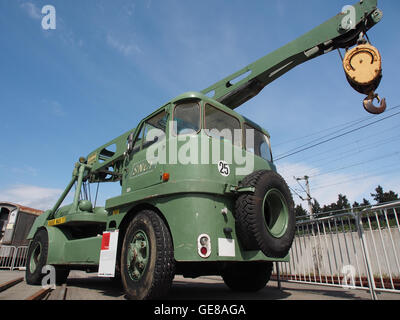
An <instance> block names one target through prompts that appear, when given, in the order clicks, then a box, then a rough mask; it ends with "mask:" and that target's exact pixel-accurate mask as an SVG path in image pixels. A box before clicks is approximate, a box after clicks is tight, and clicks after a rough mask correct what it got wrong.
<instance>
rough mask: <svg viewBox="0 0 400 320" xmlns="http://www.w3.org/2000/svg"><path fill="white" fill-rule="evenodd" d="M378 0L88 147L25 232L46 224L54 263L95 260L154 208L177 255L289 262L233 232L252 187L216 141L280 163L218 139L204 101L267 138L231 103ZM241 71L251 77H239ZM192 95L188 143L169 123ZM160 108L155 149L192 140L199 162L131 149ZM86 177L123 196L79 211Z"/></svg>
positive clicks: (331, 38)
mask: <svg viewBox="0 0 400 320" xmlns="http://www.w3.org/2000/svg"><path fill="white" fill-rule="evenodd" d="M376 5H377V1H376V0H364V1H363V2H362V3H357V4H356V5H355V6H354V7H355V8H356V17H357V26H356V28H355V29H353V30H347V31H346V30H343V29H341V27H340V25H341V21H342V19H343V14H340V15H338V16H336V17H334V18H332V19H331V20H329V21H328V22H326V23H324V24H322V25H321V26H319V27H317V28H316V29H314V30H312V31H311V32H309V33H307V34H306V35H304V36H302V37H300V38H299V39H297V40H295V41H294V42H292V43H289V44H288V45H286V46H284V47H282V48H280V49H278V50H277V51H275V52H273V53H271V54H269V55H267V56H265V57H264V58H262V59H260V60H258V61H256V62H254V63H253V64H251V65H249V66H247V67H246V68H244V69H242V70H240V71H238V72H237V73H235V74H233V75H232V76H230V77H227V78H226V79H224V80H222V81H220V82H218V83H216V84H215V85H213V86H211V87H209V88H207V89H206V90H204V91H202V92H201V93H199V92H189V93H185V94H183V95H181V96H179V97H177V98H175V99H173V100H171V101H170V102H168V103H167V104H165V105H164V106H162V107H161V108H159V109H158V110H157V111H155V112H154V113H153V114H151V115H149V117H147V118H146V119H143V120H142V121H141V122H140V123H139V124H138V126H137V128H135V129H132V130H129V131H128V132H126V133H124V134H123V135H121V136H120V137H118V138H116V139H114V140H112V141H110V142H109V143H107V144H105V145H103V146H101V147H100V148H98V149H96V150H94V151H93V152H91V153H90V154H89V155H88V157H87V158H86V159H85V161H82V163H77V164H76V166H75V169H74V172H73V177H72V180H71V182H70V183H69V185H68V187H67V188H66V190H65V192H64V193H63V195H62V196H61V197H60V200H59V201H57V203H56V204H55V206H54V207H53V208H52V209H51V210H48V211H46V212H45V213H44V214H42V215H41V216H40V217H39V218H38V219H36V221H35V224H34V225H33V227H32V229H31V231H30V234H29V236H28V238H29V239H32V238H33V236H34V235H35V233H36V232H37V230H39V229H42V228H45V229H46V230H47V232H48V235H49V252H48V261H47V262H48V263H49V264H54V265H70V266H96V265H97V264H98V263H99V255H100V245H101V234H102V232H103V231H106V230H115V229H119V230H121V231H122V232H121V234H120V239H119V243H121V242H122V240H123V231H124V230H126V227H127V224H128V222H129V221H130V220H131V219H132V217H133V216H134V215H135V214H137V213H138V212H139V211H140V210H142V209H143V208H146V209H148V208H152V209H153V210H154V211H156V212H157V213H159V215H160V216H161V217H162V218H163V219H164V221H165V222H166V225H167V226H168V228H169V230H170V232H171V235H172V239H173V245H174V255H175V259H176V261H178V262H204V261H207V262H218V261H228V262H229V261H288V259H289V257H285V258H280V259H278V258H276V257H267V256H265V255H264V254H263V253H262V252H261V251H246V250H244V248H243V247H242V244H241V243H240V240H239V239H238V237H237V235H236V231H235V229H236V228H235V217H234V204H235V197H236V196H237V194H238V193H241V192H254V190H253V189H252V188H250V187H249V188H246V187H243V188H239V183H240V181H241V180H243V178H244V177H245V174H241V173H240V170H239V171H237V170H236V169H241V168H243V166H244V164H243V163H242V164H240V163H239V164H235V163H233V164H232V165H231V166H230V171H231V173H230V175H228V176H223V175H221V174H220V172H219V171H218V163H216V162H215V161H214V162H213V159H211V150H212V146H213V143H215V144H217V145H218V144H219V145H220V146H221V154H223V150H224V148H228V149H229V150H230V151H231V152H232V154H237V155H238V156H239V155H240V156H242V158H243V159H245V157H246V156H247V157H248V159H251V162H252V164H253V166H252V171H256V170H272V171H276V167H275V166H274V164H273V162H272V161H267V160H265V159H263V158H261V157H259V156H254V155H253V154H250V153H249V152H247V151H246V150H245V148H244V147H242V146H236V145H233V144H232V143H230V144H229V143H226V142H225V141H222V140H219V141H215V138H212V137H211V136H209V135H207V133H206V131H205V130H204V129H205V128H204V114H205V111H204V108H205V106H206V105H207V104H208V105H211V106H213V107H215V108H216V109H218V110H220V111H222V112H224V113H225V114H228V115H231V116H233V117H234V118H236V119H237V120H238V121H239V122H240V125H241V128H243V126H244V124H246V123H247V124H249V125H251V126H252V127H253V128H255V129H257V130H259V131H260V132H262V133H263V134H264V135H266V136H268V137H269V134H268V132H267V131H265V130H263V129H262V128H260V127H259V126H257V125H256V124H255V123H253V122H251V121H249V120H248V119H246V118H244V117H243V116H241V115H239V114H238V113H236V112H235V111H233V109H235V108H236V107H238V106H239V105H241V104H242V103H244V102H245V101H247V100H248V99H250V98H251V97H253V96H255V95H256V94H257V93H258V92H259V91H260V90H261V89H262V88H264V87H265V86H266V85H267V84H268V83H270V82H272V81H273V80H275V79H277V78H278V77H280V76H282V75H283V74H284V73H286V72H287V71H289V70H290V69H291V68H293V67H295V66H296V65H298V64H300V63H303V62H305V61H307V60H310V59H312V58H315V57H317V56H318V55H321V54H324V53H326V52H328V51H331V50H333V49H336V48H343V47H349V46H351V45H354V44H355V43H356V41H357V39H358V37H359V34H360V33H361V32H364V31H366V30H368V29H369V28H371V27H372V26H373V25H375V24H376V23H377V22H379V20H380V17H381V15H379V14H380V11H379V10H377V9H376ZM243 74H246V77H245V78H243V79H242V80H240V81H238V82H237V83H234V80H235V79H237V78H238V77H240V76H241V75H243ZM210 92H212V93H213V96H212V97H209V95H210ZM206 94H207V95H206ZM187 101H191V102H196V103H198V105H199V107H200V108H201V112H200V124H201V125H200V128H199V131H198V132H197V134H196V135H192V136H191V140H190V141H191V143H192V144H190V145H189V144H188V141H189V138H188V139H187V140H183V141H177V140H179V139H176V137H174V133H173V132H170V131H172V128H173V126H172V125H171V126H170V125H169V124H171V123H172V120H173V115H174V112H175V108H176V106H177V105H179V104H181V103H183V102H187ZM160 112H165V113H166V115H167V123H166V124H167V125H166V139H165V141H157V142H156V143H155V144H154V145H153V148H155V147H157V145H159V147H160V149H158V150H162V149H163V148H166V150H168V151H169V150H171V148H170V147H171V145H172V144H176V149H177V150H182V148H185V147H187V148H188V147H189V146H191V147H192V149H190V150H191V151H193V150H195V151H197V154H198V155H199V156H198V158H197V161H193V163H190V164H186V165H182V164H178V163H176V162H175V161H174V159H175V157H176V155H174V154H170V153H169V152H167V153H166V162H165V163H163V164H153V163H150V162H151V159H150V161H149V157H148V155H147V150H148V149H147V150H146V149H142V150H138V151H137V152H129V150H127V144H128V145H129V141H131V142H132V141H137V138H138V136H139V134H140V132H141V129H142V127H143V126H144V125H145V123H146V121H147V120H148V119H151V118H153V117H154V116H156V115H157V114H159V113H160ZM243 144H244V143H243ZM112 146H113V149H112V148H111V147H112ZM193 146H194V147H193ZM111 149H112V151H111ZM160 152H161V151H160ZM221 159H222V157H221V158H219V159H217V160H221ZM192 160H193V159H192ZM214 160H215V159H214ZM164 173H168V174H169V179H168V181H165V180H163V174H164ZM84 181H89V182H116V181H119V182H120V183H121V189H122V192H121V195H120V196H117V197H114V198H111V199H108V200H107V201H106V206H105V208H93V209H91V210H90V209H89V210H82V208H84V206H81V202H80V200H79V196H80V187H81V184H82V182H84ZM75 183H77V185H78V188H77V191H76V193H75V196H74V201H73V203H72V204H71V205H69V206H64V207H61V208H59V206H60V204H61V202H62V201H63V200H64V198H65V196H66V195H67V194H68V192H69V191H70V190H71V189H72V187H73V185H74V184H75ZM78 231H79V232H78ZM277 232H278V231H277ZM278 233H279V232H278ZM201 234H208V235H210V238H211V255H210V256H209V257H207V258H206V259H205V258H203V257H201V256H200V255H199V254H198V248H197V241H198V237H199V235H201ZM219 239H231V240H233V241H234V248H235V250H234V252H235V255H234V256H229V257H227V256H221V255H219V247H218V243H219Z"/></svg>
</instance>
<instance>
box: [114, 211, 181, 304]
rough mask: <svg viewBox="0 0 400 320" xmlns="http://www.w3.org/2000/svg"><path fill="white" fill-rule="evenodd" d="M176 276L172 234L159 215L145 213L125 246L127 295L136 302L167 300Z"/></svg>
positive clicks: (123, 266)
mask: <svg viewBox="0 0 400 320" xmlns="http://www.w3.org/2000/svg"><path fill="white" fill-rule="evenodd" d="M143 243H144V245H143ZM174 275H175V260H174V253H173V245H172V239H171V235H170V232H169V230H168V228H167V227H166V225H165V223H164V221H163V220H162V219H161V218H160V217H159V216H158V215H157V214H156V213H155V212H153V211H151V210H143V211H142V212H140V213H139V214H138V215H137V216H135V217H134V218H133V220H132V221H131V222H130V224H129V226H128V229H127V231H126V233H125V237H124V242H123V245H122V252H121V280H122V285H123V287H124V290H125V293H126V295H127V297H128V298H129V299H132V300H153V299H158V298H161V297H164V296H165V295H166V294H167V293H168V291H169V289H170V287H171V284H172V280H173V278H174Z"/></svg>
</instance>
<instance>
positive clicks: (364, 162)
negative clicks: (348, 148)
mask: <svg viewBox="0 0 400 320" xmlns="http://www.w3.org/2000/svg"><path fill="white" fill-rule="evenodd" d="M398 154H400V152H399V151H397V152H394V153H390V154H386V155H384V156H380V157H376V158H373V159H369V160H366V161H363V162H358V163H354V164H351V165H348V166H345V167H340V168H336V169H332V170H330V171H327V172H323V173H319V174H315V175H313V176H310V178H315V177H320V176H323V175H327V174H329V173H332V172H337V171H341V170H345V169H349V168H354V167H358V166H360V165H363V164H366V163H370V162H371V161H376V160H381V159H387V158H391V157H394V156H396V155H398Z"/></svg>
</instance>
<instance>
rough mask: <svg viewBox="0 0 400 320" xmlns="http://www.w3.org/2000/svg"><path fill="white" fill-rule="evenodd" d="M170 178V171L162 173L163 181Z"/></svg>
mask: <svg viewBox="0 0 400 320" xmlns="http://www.w3.org/2000/svg"><path fill="white" fill-rule="evenodd" d="M168 180H169V173H166V172H165V173H163V175H162V181H164V182H167V181H168Z"/></svg>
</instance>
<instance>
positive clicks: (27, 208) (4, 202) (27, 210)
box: [0, 201, 44, 216]
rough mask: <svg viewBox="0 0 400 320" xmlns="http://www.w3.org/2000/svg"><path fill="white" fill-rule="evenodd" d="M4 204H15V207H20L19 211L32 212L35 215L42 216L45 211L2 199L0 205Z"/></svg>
mask: <svg viewBox="0 0 400 320" xmlns="http://www.w3.org/2000/svg"><path fill="white" fill-rule="evenodd" d="M2 206H13V207H16V208H18V209H19V211H22V212H26V213H31V214H34V215H35V216H40V215H41V214H42V213H43V212H44V211H43V210H39V209H34V208H29V207H25V206H22V205H20V204H17V203H13V202H6V201H0V207H2Z"/></svg>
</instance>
